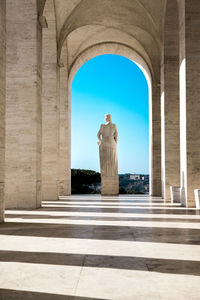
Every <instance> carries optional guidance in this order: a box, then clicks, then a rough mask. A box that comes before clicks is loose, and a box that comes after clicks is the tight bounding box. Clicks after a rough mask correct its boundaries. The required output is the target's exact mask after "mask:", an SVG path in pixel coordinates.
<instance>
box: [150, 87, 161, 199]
mask: <svg viewBox="0 0 200 300" xmlns="http://www.w3.org/2000/svg"><path fill="white" fill-rule="evenodd" d="M150 99H151V96H150ZM149 102H150V101H149ZM149 104H150V105H149V110H150V114H149V115H150V118H149V124H150V129H149V131H150V134H149V135H150V136H149V142H150V195H151V196H159V197H160V196H161V115H160V85H159V84H157V83H156V82H153V83H152V103H151V102H150V103H149Z"/></svg>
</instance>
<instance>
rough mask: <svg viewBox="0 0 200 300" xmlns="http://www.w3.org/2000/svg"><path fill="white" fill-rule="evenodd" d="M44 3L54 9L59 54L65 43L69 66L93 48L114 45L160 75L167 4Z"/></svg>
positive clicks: (155, 0) (151, 0)
mask: <svg viewBox="0 0 200 300" xmlns="http://www.w3.org/2000/svg"><path fill="white" fill-rule="evenodd" d="M47 1H52V2H53V7H54V8H55V19H56V30H57V46H58V54H59V55H60V53H61V50H62V46H63V45H64V44H65V42H67V48H68V60H69V64H72V63H73V61H74V60H75V59H76V57H78V55H79V54H80V53H81V52H83V51H84V50H85V49H87V48H88V47H91V46H92V45H95V44H100V43H104V42H116V43H120V44H123V45H127V46H129V47H131V48H132V49H134V50H135V51H136V52H137V53H139V54H140V55H141V56H142V57H143V59H144V60H145V61H146V63H147V64H148V65H149V66H150V65H151V66H152V68H153V69H154V72H159V66H158V65H159V63H158V62H160V56H161V50H162V49H161V48H162V41H163V23H164V16H165V8H166V1H167V0H47ZM171 1H175V0H171ZM42 2H44V0H41V3H40V6H41V5H42Z"/></svg>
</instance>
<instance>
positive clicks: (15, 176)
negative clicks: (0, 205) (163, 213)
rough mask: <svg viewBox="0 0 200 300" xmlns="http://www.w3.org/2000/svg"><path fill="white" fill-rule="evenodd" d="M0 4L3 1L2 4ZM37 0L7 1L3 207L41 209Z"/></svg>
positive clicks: (40, 71) (40, 63) (38, 24)
mask: <svg viewBox="0 0 200 300" xmlns="http://www.w3.org/2000/svg"><path fill="white" fill-rule="evenodd" d="M0 2H1V3H2V1H0ZM37 5H38V1H37V0H30V1H28V5H27V1H26V0H20V1H16V0H6V6H7V14H6V26H7V28H6V30H7V56H6V59H7V61H6V86H7V89H6V184H5V193H6V206H7V207H8V208H10V207H12V208H16V207H17V208H35V207H39V206H40V205H41V141H42V138H41V134H42V130H41V90H42V86H41V77H42V28H41V25H40V23H39V19H38V7H37Z"/></svg>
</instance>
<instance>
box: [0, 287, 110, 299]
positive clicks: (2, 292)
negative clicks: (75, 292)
mask: <svg viewBox="0 0 200 300" xmlns="http://www.w3.org/2000/svg"><path fill="white" fill-rule="evenodd" d="M95 299H96V300H106V299H100V298H88V297H79V296H68V295H57V294H48V293H39V292H31V291H30V292H29V291H17V290H8V289H0V300H95Z"/></svg>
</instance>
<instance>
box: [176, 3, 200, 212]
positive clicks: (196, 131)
mask: <svg viewBox="0 0 200 300" xmlns="http://www.w3.org/2000/svg"><path fill="white" fill-rule="evenodd" d="M179 18H180V22H179V27H180V28H179V34H180V145H181V188H182V197H181V198H182V199H181V201H182V203H183V204H184V205H186V206H188V207H194V206H195V199H194V189H199V188H200V180H199V178H200V63H199V62H200V50H199V49H200V30H199V28H200V2H199V0H179Z"/></svg>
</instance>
